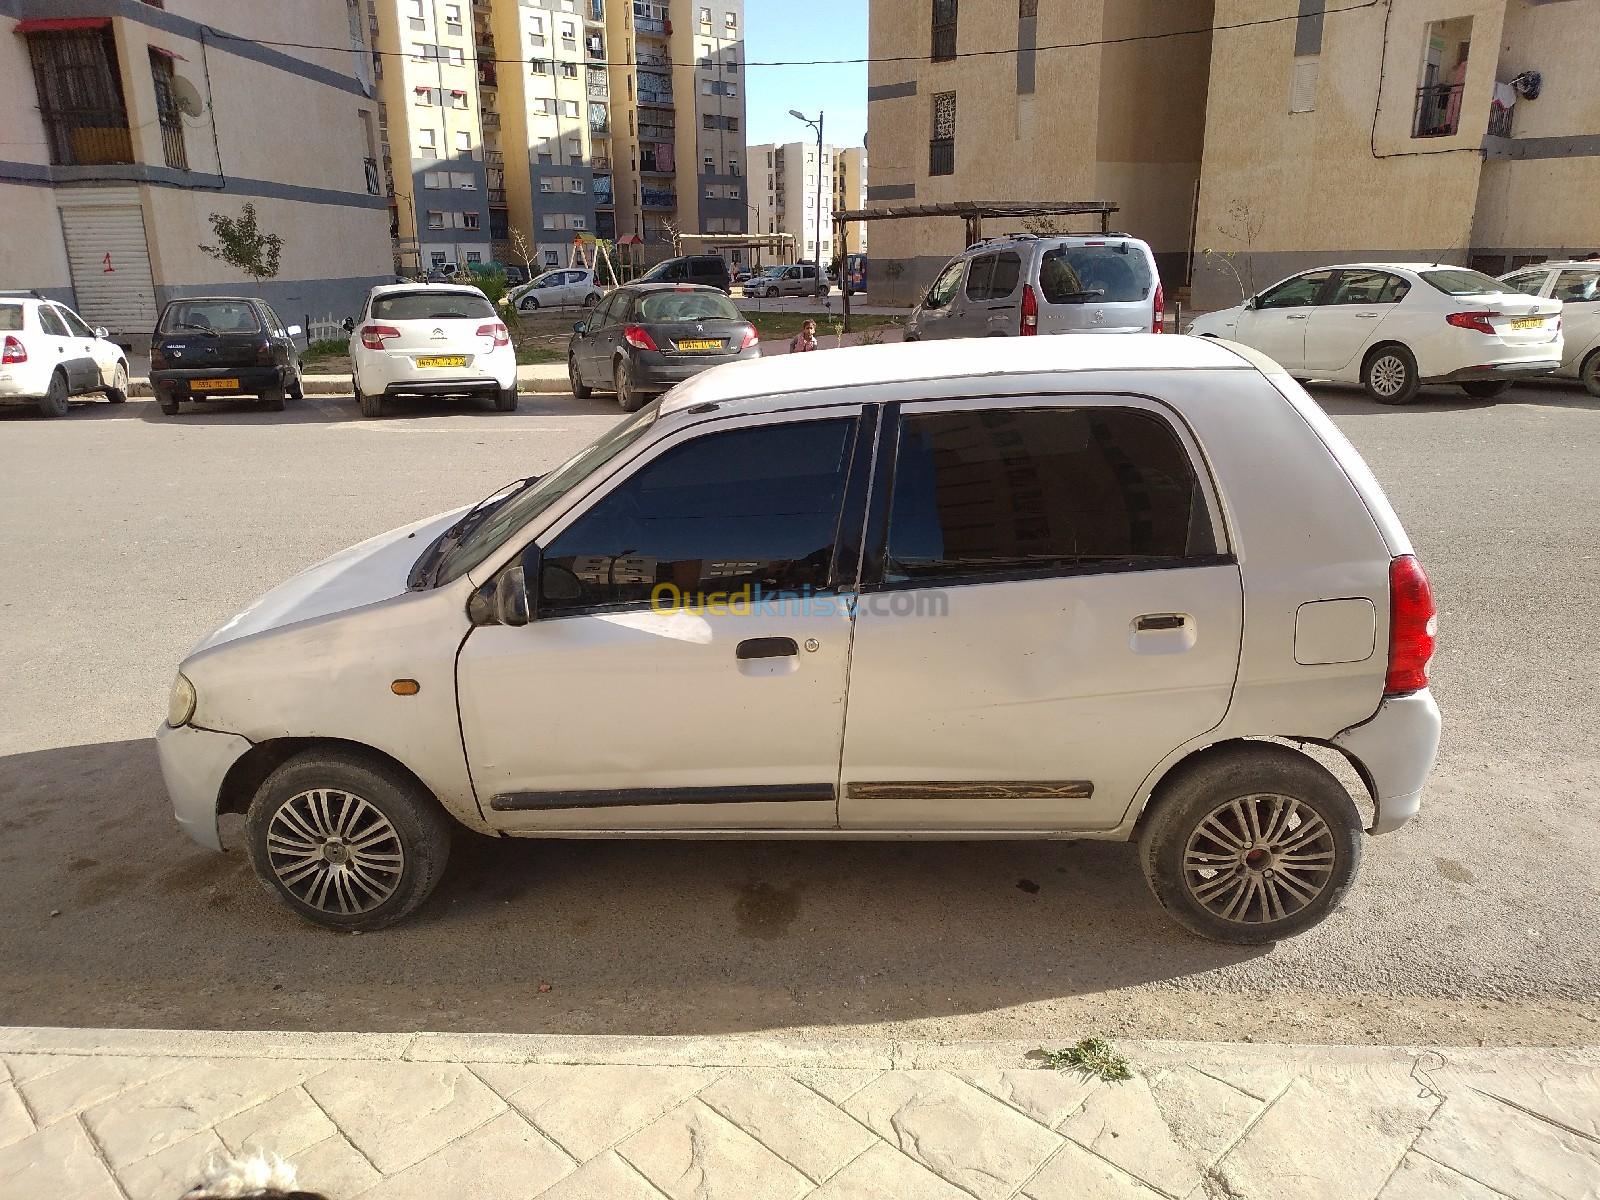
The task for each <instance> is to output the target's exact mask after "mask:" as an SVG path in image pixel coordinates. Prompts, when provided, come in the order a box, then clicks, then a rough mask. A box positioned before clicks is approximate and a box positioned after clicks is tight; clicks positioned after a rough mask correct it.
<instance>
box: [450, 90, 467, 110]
mask: <svg viewBox="0 0 1600 1200" xmlns="http://www.w3.org/2000/svg"><path fill="white" fill-rule="evenodd" d="M466 106H467V94H466V93H465V92H451V93H450V107H451V108H466Z"/></svg>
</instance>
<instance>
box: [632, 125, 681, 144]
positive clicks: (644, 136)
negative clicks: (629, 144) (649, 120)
mask: <svg viewBox="0 0 1600 1200" xmlns="http://www.w3.org/2000/svg"><path fill="white" fill-rule="evenodd" d="M639 140H640V141H641V142H670V141H672V140H673V129H672V126H671V125H655V124H651V125H646V124H645V123H644V122H642V121H641V122H640V123H639Z"/></svg>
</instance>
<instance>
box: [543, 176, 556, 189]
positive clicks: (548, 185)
mask: <svg viewBox="0 0 1600 1200" xmlns="http://www.w3.org/2000/svg"><path fill="white" fill-rule="evenodd" d="M539 190H540V191H541V192H553V191H555V190H556V181H555V180H554V179H551V178H550V177H549V176H548V175H547V176H545V177H544V178H543V179H541V180H539Z"/></svg>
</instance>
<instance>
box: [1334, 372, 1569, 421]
mask: <svg viewBox="0 0 1600 1200" xmlns="http://www.w3.org/2000/svg"><path fill="white" fill-rule="evenodd" d="M1306 390H1307V391H1308V392H1310V393H1311V395H1312V397H1313V398H1314V399H1315V400H1316V402H1317V403H1318V404H1320V405H1321V406H1322V408H1323V411H1325V412H1326V413H1327V414H1328V415H1329V416H1334V417H1341V416H1373V415H1378V414H1390V413H1393V414H1396V415H1405V414H1410V415H1412V416H1426V415H1428V414H1430V413H1454V412H1475V411H1478V410H1480V409H1486V408H1494V407H1496V406H1497V405H1501V404H1531V405H1534V406H1535V407H1539V408H1568V409H1593V410H1594V411H1595V412H1597V413H1600V399H1596V398H1595V397H1594V396H1591V395H1590V394H1589V393H1588V392H1587V391H1586V390H1584V387H1583V385H1582V384H1581V383H1575V382H1568V381H1567V380H1547V381H1544V382H1541V383H1532V384H1520V385H1518V386H1516V387H1513V388H1510V389H1508V390H1507V391H1505V392H1502V393H1501V394H1500V395H1498V396H1496V397H1494V398H1493V399H1490V400H1474V399H1472V398H1471V397H1469V396H1467V395H1465V394H1464V393H1463V392H1461V391H1460V390H1459V389H1456V388H1450V387H1443V386H1428V387H1424V388H1423V389H1422V391H1421V392H1420V393H1418V396H1417V399H1416V401H1415V402H1414V403H1412V404H1379V403H1378V402H1377V401H1375V400H1373V399H1371V398H1370V397H1369V396H1368V395H1367V394H1366V393H1365V392H1364V391H1362V389H1361V388H1360V387H1357V386H1355V385H1353V384H1337V383H1312V384H1308V385H1306Z"/></svg>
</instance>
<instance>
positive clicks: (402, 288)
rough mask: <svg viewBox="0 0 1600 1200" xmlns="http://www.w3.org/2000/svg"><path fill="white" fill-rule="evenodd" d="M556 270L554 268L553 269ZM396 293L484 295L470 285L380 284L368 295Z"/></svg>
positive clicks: (481, 290) (371, 296)
mask: <svg viewBox="0 0 1600 1200" xmlns="http://www.w3.org/2000/svg"><path fill="white" fill-rule="evenodd" d="M551 269H552V270H554V268H551ZM395 292H473V293H475V294H477V295H479V296H482V295H483V289H482V288H476V287H473V286H472V285H471V284H470V283H428V282H422V281H419V282H416V283H380V284H378V285H377V286H376V287H374V288H373V289H372V291H371V292H369V293H368V295H367V298H368V299H369V300H370V299H372V298H373V297H374V296H388V295H392V294H394V293H395Z"/></svg>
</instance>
